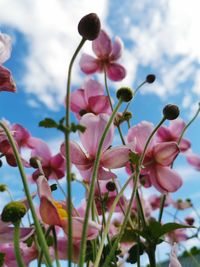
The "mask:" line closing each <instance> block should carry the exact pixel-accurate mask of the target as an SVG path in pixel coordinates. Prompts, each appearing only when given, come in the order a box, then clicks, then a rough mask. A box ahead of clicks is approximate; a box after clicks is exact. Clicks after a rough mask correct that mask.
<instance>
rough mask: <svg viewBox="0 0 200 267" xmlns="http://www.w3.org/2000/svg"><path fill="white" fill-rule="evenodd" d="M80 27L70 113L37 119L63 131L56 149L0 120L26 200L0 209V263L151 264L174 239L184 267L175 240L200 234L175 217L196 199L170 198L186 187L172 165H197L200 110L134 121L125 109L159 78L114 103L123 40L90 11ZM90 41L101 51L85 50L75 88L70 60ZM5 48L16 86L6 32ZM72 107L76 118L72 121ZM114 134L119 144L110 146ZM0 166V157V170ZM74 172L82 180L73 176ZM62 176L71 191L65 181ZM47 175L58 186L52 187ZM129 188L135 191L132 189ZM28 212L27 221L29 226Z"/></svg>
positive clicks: (1, 76)
mask: <svg viewBox="0 0 200 267" xmlns="http://www.w3.org/2000/svg"><path fill="white" fill-rule="evenodd" d="M78 31H79V34H80V35H81V36H82V39H81V42H80V44H79V45H78V47H77V49H76V51H75V52H74V54H73V56H72V59H71V62H70V64H69V69H68V80H67V90H66V99H65V106H66V114H65V116H63V118H61V119H60V120H59V121H55V120H53V119H52V118H44V120H42V121H41V122H40V123H39V126H40V127H45V128H56V129H57V130H58V131H61V132H62V133H63V135H64V139H63V142H62V143H61V144H60V148H59V151H58V153H57V154H55V155H52V153H51V151H50V148H49V147H48V145H47V144H46V143H45V142H44V141H43V140H41V139H39V138H36V137H33V136H31V134H30V133H29V132H28V130H27V129H25V128H24V127H23V126H22V125H20V124H10V123H9V122H7V121H4V120H1V121H0V157H1V158H2V159H5V160H4V162H5V164H6V162H7V164H8V165H9V166H11V167H18V169H19V172H20V176H21V179H22V183H23V186H24V193H25V198H24V199H21V200H18V201H15V200H13V199H12V196H11V195H10V197H11V202H10V203H8V204H7V205H6V206H5V207H4V209H3V211H2V213H1V220H0V265H1V266H28V265H29V263H30V262H31V261H33V260H34V259H37V262H38V266H41V264H42V263H44V264H46V266H53V261H54V260H55V262H56V266H60V260H66V261H67V263H68V266H72V263H74V264H77V266H79V267H83V266H85V264H86V266H94V267H98V266H103V267H107V266H125V265H126V263H131V264H134V263H137V265H138V266H140V263H141V261H142V259H143V258H144V257H143V255H147V257H148V262H149V264H150V266H151V267H154V266H156V263H157V262H156V256H155V254H156V249H157V246H159V245H160V244H161V243H169V244H170V246H171V247H172V252H171V256H170V265H169V266H171V267H172V266H173V267H178V266H180V263H179V261H178V259H177V256H176V251H175V245H174V243H179V242H180V241H182V240H186V239H188V238H192V237H197V238H198V229H196V228H195V227H193V224H194V218H193V217H191V216H187V217H186V218H185V222H184V223H183V222H181V221H179V220H178V218H177V211H178V210H184V209H187V208H192V207H193V205H192V203H191V201H190V200H186V201H179V200H178V201H176V200H173V198H172V194H171V193H173V192H176V191H177V190H178V189H179V188H180V187H181V186H182V183H183V182H182V178H181V175H180V174H179V173H178V172H177V171H175V170H174V169H173V163H174V161H175V159H176V158H177V156H178V155H179V154H180V153H182V154H183V155H184V156H185V157H186V159H187V161H188V163H189V164H191V165H192V166H194V167H195V168H196V169H197V170H199V169H200V167H199V166H200V157H199V156H198V155H196V154H194V153H193V152H192V149H191V143H190V141H189V140H187V139H185V138H184V137H183V135H184V133H185V131H186V130H187V128H188V127H189V126H190V124H191V123H192V122H193V121H194V119H195V118H196V117H197V115H198V113H199V111H200V108H199V109H198V110H197V112H196V114H195V116H194V117H193V118H192V120H191V121H190V122H188V123H185V122H184V121H183V120H182V119H180V118H178V117H179V108H178V107H177V106H176V105H174V104H168V105H166V106H165V107H164V108H163V113H162V116H161V120H160V122H159V123H158V124H157V125H156V126H154V125H153V124H152V123H151V122H147V121H142V122H140V123H139V124H135V123H134V122H133V123H132V122H131V119H132V114H131V112H130V111H129V110H128V109H129V105H130V103H131V102H132V101H133V100H134V98H135V96H136V93H137V92H138V90H139V89H140V88H141V87H142V86H143V85H144V84H151V83H153V82H154V80H155V75H153V74H149V75H147V77H146V78H145V79H144V82H143V83H141V84H140V85H139V86H138V87H137V88H136V90H132V89H130V88H129V87H121V88H119V89H118V90H117V92H116V99H115V102H116V104H114V100H113V99H112V98H111V94H110V90H109V86H108V80H107V79H109V80H111V81H114V82H115V81H121V80H123V78H124V77H125V76H126V69H125V68H124V67H123V66H122V65H121V64H119V63H118V61H119V59H120V57H121V54H122V50H123V44H122V41H121V40H120V38H119V37H117V38H116V39H115V41H114V42H113V43H112V41H111V39H110V37H109V36H108V34H107V33H106V31H104V30H102V29H101V23H100V20H99V18H98V16H97V15H96V14H94V13H91V14H88V15H86V16H85V17H83V18H82V19H81V20H80V22H79V24H78ZM87 40H89V41H92V49H93V51H94V53H95V56H96V57H93V56H90V55H87V54H83V55H82V56H81V59H80V68H81V70H82V71H83V72H84V73H85V74H86V75H88V77H87V78H86V79H85V81H84V83H83V85H82V86H81V87H80V88H78V89H76V90H74V91H73V92H71V72H72V67H73V63H74V61H75V59H76V56H77V55H78V53H79V52H80V50H81V48H82V47H83V45H84V43H85V42H86V41H87ZM0 49H1V50H0V92H3V91H9V92H15V91H16V85H15V83H14V81H13V78H12V75H11V72H10V71H9V70H8V69H6V68H5V67H4V66H3V65H2V64H3V63H4V62H5V61H6V60H7V59H8V58H9V57H10V54H11V38H10V37H9V36H8V35H6V34H2V33H1V34H0ZM95 72H100V73H103V75H104V81H105V85H103V84H101V83H100V82H99V81H97V80H95V79H94V78H93V77H92V76H91V74H94V73H95ZM104 88H105V90H104ZM104 91H106V94H105V92H104ZM70 112H73V113H74V115H75V117H76V119H77V121H76V122H75V121H73V122H71V113H70ZM167 120H169V121H170V124H169V125H168V126H167V125H166V124H165V122H166V121H167ZM126 127H127V128H126ZM127 129H128V131H127V133H125V131H126V130H127ZM72 132H78V135H79V139H78V140H72V138H71V134H72ZM117 132H118V134H119V136H120V140H121V141H120V144H117V145H115V144H114V145H113V138H114V136H115V134H116V133H117ZM24 148H26V149H27V150H29V152H30V153H29V154H30V156H29V158H28V159H27V158H24V156H23V153H22V150H23V149H24ZM2 164H3V161H2V160H1V159H0V165H1V167H2ZM72 168H73V169H75V170H76V171H77V173H79V174H80V176H81V179H77V178H76V176H75V175H74V174H73V173H72ZM121 168H124V169H123V170H124V174H123V176H126V180H125V182H124V183H123V184H122V185H121V179H120V175H117V172H116V171H115V169H121ZM33 169H34V170H33ZM28 170H29V171H28ZM30 172H31V175H30ZM28 173H29V175H28ZM65 176H66V190H65V189H63V188H62V185H61V184H60V183H59V181H60V180H61V179H65V178H64V177H65ZM50 180H54V181H55V182H56V183H55V184H50ZM76 182H79V183H81V184H82V186H83V187H84V189H85V199H84V200H83V201H82V203H81V205H80V206H79V207H76V206H75V205H74V203H73V197H72V193H73V190H72V183H76ZM29 183H34V184H35V185H36V187H37V192H33V193H32V194H31V193H30V187H29ZM150 187H153V188H155V190H156V191H157V193H158V194H159V195H158V194H157V195H155V194H152V195H151V196H150V197H148V198H146V197H145V192H146V190H147V188H150ZM127 188H128V189H129V192H130V194H127V193H126V189H127ZM0 191H1V192H4V191H7V192H8V193H9V194H10V192H9V188H8V186H7V185H4V184H1V185H0ZM54 191H59V192H60V193H62V194H63V198H62V200H56V199H55V197H54ZM37 197H38V200H39V207H38V208H37V207H36V208H35V205H36V203H38V202H37V201H36V202H33V201H34V199H35V198H37ZM169 206H170V207H173V208H174V209H175V210H176V213H175V216H174V218H173V219H172V220H171V221H167V222H166V221H165V219H164V217H163V213H164V210H165V209H166V208H167V207H169ZM30 215H31V216H30ZM156 216H158V217H156ZM26 217H27V218H28V219H29V225H27V226H24V223H26V222H27V220H25V219H24V218H26ZM30 217H31V218H30ZM22 218H23V219H22ZM22 221H23V222H24V223H23V226H22V223H21V222H22ZM188 228H193V229H191V231H192V233H193V235H191V236H189V235H188V232H187V229H188Z"/></svg>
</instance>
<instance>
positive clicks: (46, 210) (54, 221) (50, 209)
mask: <svg viewBox="0 0 200 267" xmlns="http://www.w3.org/2000/svg"><path fill="white" fill-rule="evenodd" d="M40 216H41V218H42V221H43V222H44V223H46V224H48V225H58V226H62V222H61V219H60V216H59V214H58V211H57V208H56V206H55V205H54V204H53V202H52V201H51V200H50V199H48V198H46V197H43V196H42V197H41V198H40Z"/></svg>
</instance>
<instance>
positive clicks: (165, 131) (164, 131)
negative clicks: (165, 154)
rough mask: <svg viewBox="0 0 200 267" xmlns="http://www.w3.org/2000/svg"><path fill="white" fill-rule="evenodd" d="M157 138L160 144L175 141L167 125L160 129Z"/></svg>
mask: <svg viewBox="0 0 200 267" xmlns="http://www.w3.org/2000/svg"><path fill="white" fill-rule="evenodd" d="M156 137H157V138H158V141H159V142H167V141H175V140H174V137H173V136H172V133H171V131H170V130H169V128H168V127H166V126H165V125H163V126H161V127H160V128H159V129H158V131H157V133H156Z"/></svg>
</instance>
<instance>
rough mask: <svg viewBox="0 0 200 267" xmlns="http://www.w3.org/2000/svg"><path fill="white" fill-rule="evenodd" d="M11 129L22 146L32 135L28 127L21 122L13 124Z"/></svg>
mask: <svg viewBox="0 0 200 267" xmlns="http://www.w3.org/2000/svg"><path fill="white" fill-rule="evenodd" d="M11 131H13V136H14V138H15V140H16V142H17V144H18V145H19V146H20V147H21V146H23V145H26V141H27V139H28V138H29V137H30V134H29V132H28V131H27V129H25V128H24V127H23V126H22V125H20V124H13V125H12V128H11Z"/></svg>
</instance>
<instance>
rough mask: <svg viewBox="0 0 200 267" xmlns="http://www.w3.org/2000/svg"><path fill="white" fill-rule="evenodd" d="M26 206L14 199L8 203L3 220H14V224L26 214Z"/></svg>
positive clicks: (3, 213)
mask: <svg viewBox="0 0 200 267" xmlns="http://www.w3.org/2000/svg"><path fill="white" fill-rule="evenodd" d="M26 211H27V210H26V206H25V205H24V203H22V202H19V201H12V202H10V203H8V204H7V205H6V206H5V207H4V209H3V211H2V214H1V219H2V221H3V222H12V223H13V224H14V223H16V222H18V221H20V220H21V218H22V217H24V215H25V214H26Z"/></svg>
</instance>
